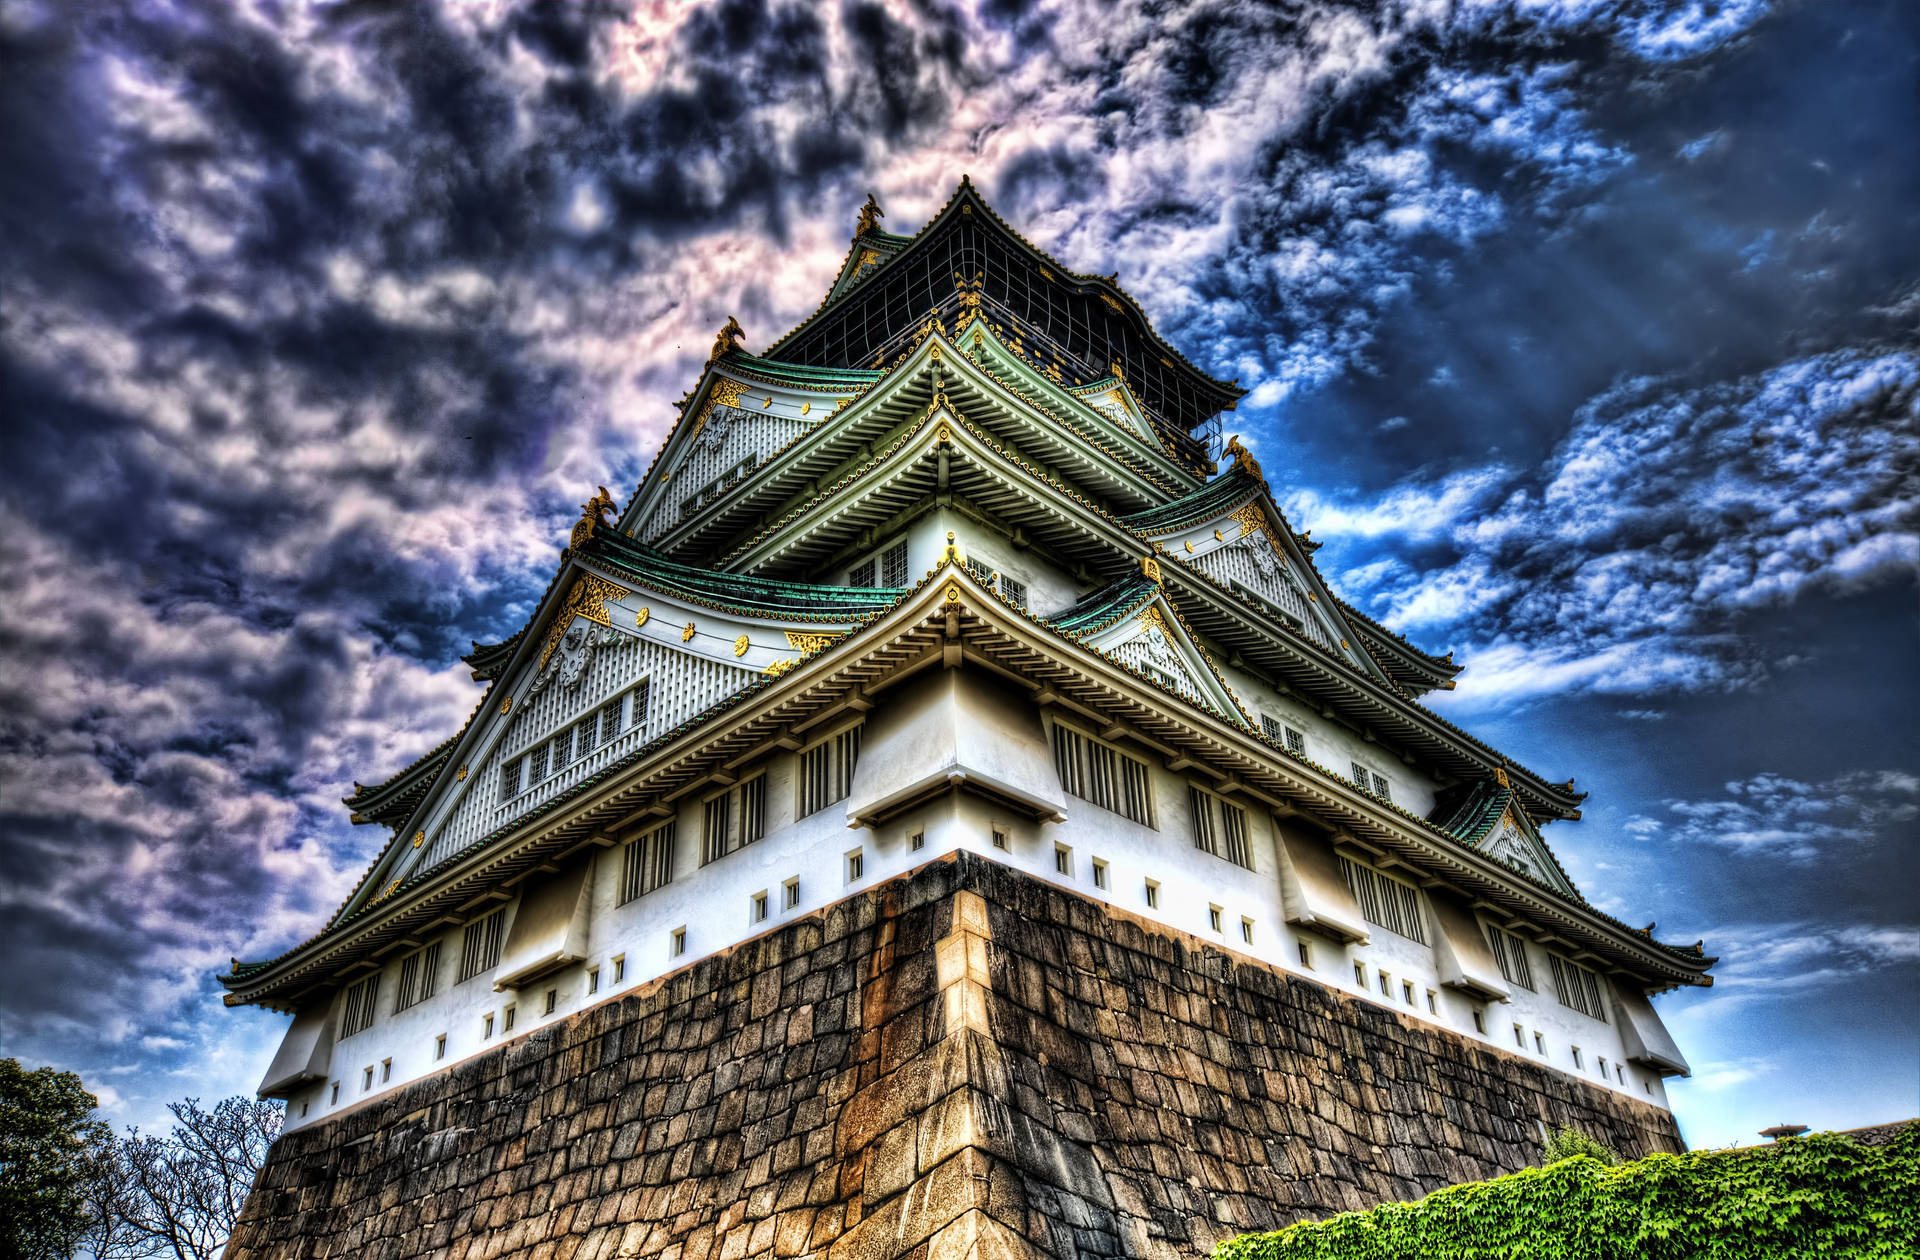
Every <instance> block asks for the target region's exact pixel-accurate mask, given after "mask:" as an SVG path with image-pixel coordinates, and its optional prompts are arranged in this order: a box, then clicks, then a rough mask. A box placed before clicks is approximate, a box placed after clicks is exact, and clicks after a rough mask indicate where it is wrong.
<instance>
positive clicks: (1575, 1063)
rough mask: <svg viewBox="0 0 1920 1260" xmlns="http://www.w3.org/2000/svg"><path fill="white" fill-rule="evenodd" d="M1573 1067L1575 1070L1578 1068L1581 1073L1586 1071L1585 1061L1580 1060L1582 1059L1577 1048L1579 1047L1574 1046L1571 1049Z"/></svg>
mask: <svg viewBox="0 0 1920 1260" xmlns="http://www.w3.org/2000/svg"><path fill="white" fill-rule="evenodd" d="M1573 1066H1574V1067H1576V1068H1578V1069H1580V1070H1581V1071H1583V1072H1584V1071H1586V1070H1587V1064H1586V1061H1585V1060H1583V1059H1582V1058H1581V1057H1580V1047H1579V1046H1575V1047H1574V1048H1573Z"/></svg>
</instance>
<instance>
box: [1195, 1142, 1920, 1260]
mask: <svg viewBox="0 0 1920 1260" xmlns="http://www.w3.org/2000/svg"><path fill="white" fill-rule="evenodd" d="M1402 1256H1408V1257H1413V1256H1418V1257H1423V1258H1431V1260H1451V1258H1453V1257H1459V1258H1460V1260H1589V1258H1591V1260H1705V1258H1707V1257H1712V1258H1713V1260H1722V1258H1724V1260H1758V1258H1763V1257H1775V1256H1779V1257H1794V1258H1795V1260H1798V1258H1799V1257H1816V1256H1845V1257H1886V1258H1887V1260H1895V1258H1898V1260H1912V1258H1913V1257H1915V1256H1920V1125H1909V1126H1908V1127H1907V1128H1906V1129H1904V1130H1903V1131H1902V1132H1901V1133H1900V1135H1899V1136H1898V1137H1897V1138H1896V1139H1895V1140H1894V1141H1893V1142H1892V1143H1891V1144H1890V1145H1887V1146H1881V1147H1871V1146H1862V1145H1859V1144H1858V1143H1855V1142H1853V1141H1850V1140H1849V1139H1847V1138H1844V1137H1839V1136H1836V1135H1834V1134H1831V1133H1819V1134H1813V1135H1810V1136H1807V1137H1801V1138H1788V1139H1786V1140H1785V1141H1782V1142H1778V1143H1775V1144H1773V1145H1771V1146H1764V1147H1755V1148H1750V1149H1747V1150H1739V1151H1695V1152H1693V1153H1691V1154H1687V1155H1654V1156H1650V1157H1648V1158H1646V1159H1641V1160H1635V1161H1633V1162H1631V1163H1625V1164H1619V1165H1617V1166H1614V1167H1611V1168H1610V1167H1607V1166H1606V1165H1604V1164H1602V1163H1600V1162H1599V1161H1597V1160H1594V1159H1590V1158H1587V1157H1585V1156H1579V1157H1575V1158H1573V1159H1566V1160H1562V1161H1560V1162H1559V1163H1557V1164H1550V1165H1548V1166H1547V1167H1545V1168H1529V1169H1527V1170H1526V1171H1524V1172H1518V1173H1514V1174H1512V1175H1511V1176H1506V1177H1497V1178H1495V1179H1493V1180H1492V1181H1476V1182H1470V1183H1468V1184H1466V1185H1460V1186H1452V1187H1449V1188H1448V1189H1445V1190H1439V1191H1436V1192H1434V1193H1433V1194H1430V1195H1428V1196H1427V1197H1426V1198H1424V1199H1421V1200H1419V1201H1418V1202H1414V1203H1389V1204H1385V1205H1383V1206H1381V1207H1377V1208H1374V1209H1372V1210H1371V1211H1367V1212H1346V1213H1343V1214H1341V1215H1339V1216H1336V1217H1333V1218H1331V1219H1329V1220H1324V1221H1306V1222H1302V1223H1301V1224H1298V1225H1293V1226H1290V1227H1288V1228H1286V1229H1283V1230H1280V1231H1279V1232H1277V1233H1272V1234H1244V1235H1242V1236H1241V1237H1239V1238H1234V1239H1230V1240H1228V1241H1227V1242H1224V1243H1221V1244H1220V1245H1219V1246H1218V1247H1216V1248H1215V1249H1214V1252H1213V1260H1373V1258H1374V1257H1396V1258H1397V1257H1402Z"/></svg>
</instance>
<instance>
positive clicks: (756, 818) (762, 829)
mask: <svg viewBox="0 0 1920 1260" xmlns="http://www.w3.org/2000/svg"><path fill="white" fill-rule="evenodd" d="M766 834H767V776H766V775H764V774H756V775H754V776H753V777H752V778H751V779H748V780H747V781H746V782H745V783H742V784H741V785H740V843H741V844H742V845H749V844H752V843H753V842H754V841H755V840H758V839H759V838H760V837H762V836H764V835H766Z"/></svg>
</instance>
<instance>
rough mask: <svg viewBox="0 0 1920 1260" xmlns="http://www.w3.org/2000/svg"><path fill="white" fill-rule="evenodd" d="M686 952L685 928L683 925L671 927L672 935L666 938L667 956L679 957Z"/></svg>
mask: <svg viewBox="0 0 1920 1260" xmlns="http://www.w3.org/2000/svg"><path fill="white" fill-rule="evenodd" d="M686 952H687V929H685V928H683V927H680V928H675V929H673V933H672V935H671V936H670V937H669V938H668V944H667V957H669V958H679V957H680V956H682V955H683V954H685V953H686Z"/></svg>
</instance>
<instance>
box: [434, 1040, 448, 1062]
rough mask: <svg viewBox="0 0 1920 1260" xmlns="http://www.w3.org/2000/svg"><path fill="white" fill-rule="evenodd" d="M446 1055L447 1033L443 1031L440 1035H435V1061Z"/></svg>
mask: <svg viewBox="0 0 1920 1260" xmlns="http://www.w3.org/2000/svg"><path fill="white" fill-rule="evenodd" d="M446 1057H447V1034H445V1033H441V1034H440V1035H439V1036H438V1037H435V1038H434V1039H433V1058H434V1062H436V1063H437V1062H439V1061H440V1060H441V1059H444V1058H446Z"/></svg>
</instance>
